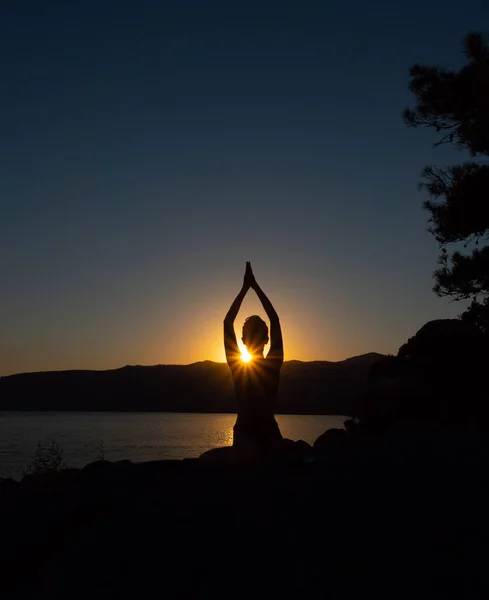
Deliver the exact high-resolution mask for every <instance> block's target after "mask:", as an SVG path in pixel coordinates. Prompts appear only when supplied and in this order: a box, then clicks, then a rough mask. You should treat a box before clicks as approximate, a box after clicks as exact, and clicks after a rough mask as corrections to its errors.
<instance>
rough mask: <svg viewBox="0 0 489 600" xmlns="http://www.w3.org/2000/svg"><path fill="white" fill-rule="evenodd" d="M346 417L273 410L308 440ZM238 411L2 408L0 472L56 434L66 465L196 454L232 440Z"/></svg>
mask: <svg viewBox="0 0 489 600" xmlns="http://www.w3.org/2000/svg"><path fill="white" fill-rule="evenodd" d="M345 418H346V417H340V416H327V415H321V416H309V415H277V421H278V424H279V425H280V429H281V431H282V434H283V436H284V437H287V438H290V439H292V440H298V439H302V440H305V441H306V442H309V443H310V444H312V443H313V442H314V440H315V439H316V438H317V437H318V436H319V435H321V433H323V432H324V431H325V430H326V429H330V428H331V427H342V426H343V421H344V420H345ZM235 420H236V415H232V414H183V413H147V412H146V413H117V412H104V413H100V412H10V411H9V412H0V477H7V476H12V477H15V478H19V477H20V476H21V474H22V471H23V469H24V468H25V467H26V466H27V465H28V464H29V463H31V462H32V460H33V459H34V456H35V452H36V447H37V444H38V442H42V443H43V444H46V445H49V443H50V441H51V440H52V439H55V440H56V441H57V442H58V444H59V446H60V447H61V449H62V451H63V457H64V460H65V462H66V463H67V465H68V466H70V467H79V466H82V465H85V464H87V463H89V462H91V461H94V460H97V458H99V457H100V453H101V447H103V450H104V453H105V458H106V459H107V460H121V459H129V460H132V461H136V462H137V461H146V460H162V459H172V458H178V459H180V458H195V457H197V456H199V454H201V453H202V452H205V451H206V450H209V449H210V448H215V447H217V446H227V445H230V444H231V443H232V427H233V425H234V423H235Z"/></svg>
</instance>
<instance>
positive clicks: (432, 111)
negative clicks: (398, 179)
mask: <svg viewBox="0 0 489 600" xmlns="http://www.w3.org/2000/svg"><path fill="white" fill-rule="evenodd" d="M463 49H464V53H465V56H466V59H467V61H466V64H465V65H464V66H463V67H462V68H460V69H459V70H457V71H453V70H447V69H444V68H441V67H438V66H435V67H428V66H422V65H414V66H413V67H412V68H411V70H410V77H411V80H410V84H409V89H410V91H411V92H412V94H413V95H414V97H415V101H416V103H415V106H414V108H413V109H409V108H408V109H406V110H405V111H404V115H403V116H404V120H405V122H406V123H407V124H408V125H409V126H412V127H429V128H431V129H434V130H435V131H436V132H437V133H438V134H439V139H438V141H437V142H436V144H435V146H439V145H441V144H449V145H452V146H453V147H454V148H458V149H460V150H464V151H467V152H468V153H469V155H470V156H471V159H472V160H470V161H467V162H463V163H460V164H454V165H445V166H443V167H438V166H427V167H426V168H425V169H424V170H423V172H422V181H421V184H420V186H421V187H422V188H424V189H425V190H426V191H427V192H428V193H429V195H430V199H429V200H428V201H427V202H425V204H424V207H425V209H426V210H427V211H428V212H429V213H430V219H429V228H428V230H429V231H430V232H431V233H432V234H433V236H434V237H435V239H436V241H437V242H438V244H439V246H440V257H439V266H438V269H437V270H436V271H435V273H434V280H435V283H434V291H435V292H436V293H437V294H438V295H439V296H451V297H453V298H454V299H456V300H462V299H468V298H471V297H472V298H473V301H472V304H471V306H470V308H469V309H468V311H466V313H464V318H465V319H467V320H469V321H471V322H473V323H475V324H477V325H478V326H481V324H482V323H487V316H486V317H484V316H483V315H484V314H486V311H489V303H488V301H487V300H488V295H489V246H485V245H484V244H485V243H486V242H487V239H488V237H489V163H488V161H487V158H488V157H489V38H488V37H487V36H485V35H483V34H480V33H470V34H468V35H467V36H466V37H465V39H464V41H463ZM449 244H455V245H456V246H458V247H457V248H456V249H454V250H453V251H452V253H451V254H450V253H449V252H448V250H447V246H448V245H449ZM462 246H463V249H462ZM487 314H489V312H488V313H487ZM484 327H485V326H484Z"/></svg>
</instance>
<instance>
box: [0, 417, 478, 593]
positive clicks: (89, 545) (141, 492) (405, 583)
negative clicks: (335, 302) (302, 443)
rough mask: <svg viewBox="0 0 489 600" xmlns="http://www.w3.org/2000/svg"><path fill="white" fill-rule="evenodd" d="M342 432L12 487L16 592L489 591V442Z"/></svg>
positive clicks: (423, 428) (433, 431) (10, 564)
mask: <svg viewBox="0 0 489 600" xmlns="http://www.w3.org/2000/svg"><path fill="white" fill-rule="evenodd" d="M337 441H338V443H336V444H335V443H333V444H330V445H329V446H327V447H324V448H323V450H322V451H320V450H318V449H316V451H315V452H313V453H312V454H309V456H308V458H307V460H302V461H291V460H284V461H274V462H269V463H268V464H260V465H248V466H246V465H241V466H236V465H235V466H230V465H224V464H219V463H205V462H202V461H199V460H197V459H196V460H193V459H187V460H183V461H156V462H149V463H139V464H136V463H131V462H129V461H120V462H116V463H110V462H107V461H98V462H95V463H92V464H90V465H87V466H86V467H84V468H83V469H67V470H66V471H63V472H61V473H52V474H44V475H35V474H34V475H30V476H27V477H25V478H24V479H23V480H22V482H14V481H12V480H2V481H1V482H0V510H1V514H2V517H3V526H2V545H1V548H2V555H1V564H2V571H3V574H2V577H1V580H0V590H1V591H2V598H10V597H12V598H19V597H26V598H31V597H33V598H34V597H35V598H37V599H38V598H44V597H46V598H48V597H49V598H53V597H55V598H57V597H60V598H67V597H69V598H82V597H83V598H86V597H87V595H91V596H95V597H103V598H126V597H127V598H129V597H131V598H134V597H149V596H150V595H153V594H155V593H156V594H158V595H162V596H164V597H167V598H207V597H213V596H222V595H231V596H232V597H238V598H241V597H249V596H250V595H251V594H252V595H253V596H258V597H262V596H263V597H266V596H269V597H282V598H284V597H285V598H289V597H290V598H292V597H294V598H297V597H317V596H318V595H319V596H321V597H322V596H328V597H335V598H336V597H351V596H353V595H357V594H362V596H363V595H370V594H375V597H377V598H378V597H395V598H400V597H403V598H404V597H412V595H413V594H416V595H417V596H421V597H430V598H434V597H440V598H447V597H458V598H461V597H464V598H472V597H474V598H479V597H482V595H481V594H482V593H483V589H484V586H485V576H484V573H485V564H486V560H487V558H488V546H487V539H488V534H489V527H488V519H487V500H488V498H489V494H488V492H489V475H488V474H489V469H488V467H489V458H488V448H489V445H488V444H487V440H486V439H485V436H484V435H482V434H476V433H474V432H464V431H453V430H446V429H443V428H441V427H435V426H433V425H422V424H412V423H410V424H407V423H404V424H401V423H399V424H397V425H395V426H393V427H391V428H390V429H389V430H388V431H386V432H384V433H383V434H381V435H373V436H366V437H364V438H360V439H356V440H355V439H343V440H337Z"/></svg>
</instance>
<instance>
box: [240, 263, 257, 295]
mask: <svg viewBox="0 0 489 600" xmlns="http://www.w3.org/2000/svg"><path fill="white" fill-rule="evenodd" d="M255 285H256V279H255V276H254V275H253V271H252V269H251V263H250V262H247V263H246V271H245V275H244V281H243V287H245V288H247V289H249V288H253V287H254V286H255Z"/></svg>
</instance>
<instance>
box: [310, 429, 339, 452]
mask: <svg viewBox="0 0 489 600" xmlns="http://www.w3.org/2000/svg"><path fill="white" fill-rule="evenodd" d="M347 440H348V434H347V433H346V431H345V430H344V429H327V430H326V431H325V432H324V433H323V434H321V435H320V436H319V437H318V438H317V440H316V441H315V442H314V444H313V446H312V448H313V450H314V452H315V453H316V454H322V453H325V452H329V451H331V450H332V449H334V448H338V447H339V446H341V445H342V444H344V443H345V442H346V441H347Z"/></svg>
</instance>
